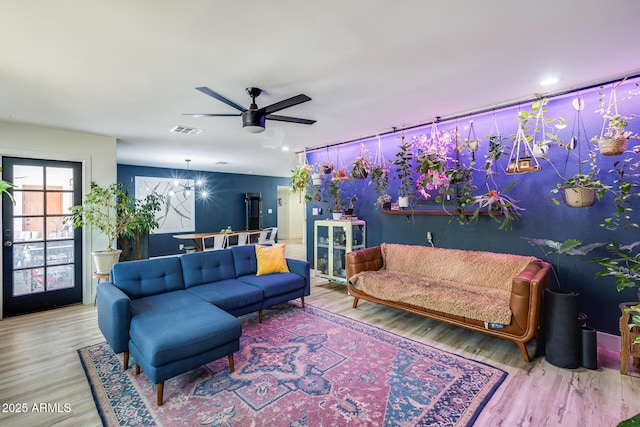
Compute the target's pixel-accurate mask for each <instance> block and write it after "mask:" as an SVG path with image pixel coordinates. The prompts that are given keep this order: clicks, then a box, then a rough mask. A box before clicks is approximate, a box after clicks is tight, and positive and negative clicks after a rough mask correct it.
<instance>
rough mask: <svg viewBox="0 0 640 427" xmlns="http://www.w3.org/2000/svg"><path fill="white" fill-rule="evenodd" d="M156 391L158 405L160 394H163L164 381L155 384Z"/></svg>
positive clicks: (160, 401) (160, 403)
mask: <svg viewBox="0 0 640 427" xmlns="http://www.w3.org/2000/svg"><path fill="white" fill-rule="evenodd" d="M156 389H157V390H156V393H157V399H158V406H162V395H163V394H164V381H162V382H161V383H158V384H156Z"/></svg>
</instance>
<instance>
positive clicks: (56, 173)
mask: <svg viewBox="0 0 640 427" xmlns="http://www.w3.org/2000/svg"><path fill="white" fill-rule="evenodd" d="M47 190H73V169H71V168H47Z"/></svg>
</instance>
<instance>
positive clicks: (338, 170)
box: [331, 147, 349, 181]
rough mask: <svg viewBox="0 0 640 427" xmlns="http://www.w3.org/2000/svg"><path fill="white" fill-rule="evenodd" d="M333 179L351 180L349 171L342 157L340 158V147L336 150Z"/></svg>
mask: <svg viewBox="0 0 640 427" xmlns="http://www.w3.org/2000/svg"><path fill="white" fill-rule="evenodd" d="M331 179H332V180H334V181H342V180H345V179H349V174H347V169H346V168H345V166H344V162H343V161H342V156H340V147H337V148H336V163H335V167H334V168H333V172H332V173H331Z"/></svg>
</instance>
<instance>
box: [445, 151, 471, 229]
mask: <svg viewBox="0 0 640 427" xmlns="http://www.w3.org/2000/svg"><path fill="white" fill-rule="evenodd" d="M444 176H445V180H446V185H442V186H441V187H440V188H438V195H437V196H436V198H435V201H436V202H437V203H441V204H442V206H443V209H444V210H445V211H446V212H448V211H449V209H448V207H447V202H448V201H450V200H453V201H454V206H455V213H456V218H458V222H459V223H460V224H462V225H465V224H467V223H468V220H467V214H466V213H465V211H466V210H468V209H469V208H470V207H471V206H472V205H473V204H474V203H475V199H474V196H473V193H474V192H475V191H476V190H477V187H476V186H475V185H474V184H473V179H472V178H473V169H472V168H471V167H469V166H464V165H462V164H461V163H460V162H459V161H456V165H455V166H453V167H450V168H448V169H446V170H445V171H444Z"/></svg>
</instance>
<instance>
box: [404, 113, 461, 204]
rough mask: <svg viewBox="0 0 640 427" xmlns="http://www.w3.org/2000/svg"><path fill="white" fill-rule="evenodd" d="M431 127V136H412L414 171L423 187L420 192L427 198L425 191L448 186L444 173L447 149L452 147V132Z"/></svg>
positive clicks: (418, 182) (447, 156)
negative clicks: (415, 162)
mask: <svg viewBox="0 0 640 427" xmlns="http://www.w3.org/2000/svg"><path fill="white" fill-rule="evenodd" d="M435 126H436V125H435V124H434V125H433V127H432V131H431V136H430V137H427V136H426V135H418V136H414V137H413V138H412V140H413V144H414V146H415V147H416V149H417V151H418V158H417V167H416V171H417V172H418V173H419V174H420V176H419V177H418V180H417V184H418V187H419V188H421V189H423V190H424V191H421V192H420V193H421V194H422V195H423V196H424V197H425V198H428V197H429V196H428V195H427V193H426V191H431V190H437V189H439V188H440V187H441V186H448V184H449V180H448V178H447V176H446V175H445V169H446V167H447V162H448V161H449V160H451V159H450V157H449V151H450V150H451V149H452V146H453V144H452V140H453V138H454V137H453V136H452V132H451V131H442V132H440V131H438V130H437V129H436V128H435Z"/></svg>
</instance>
